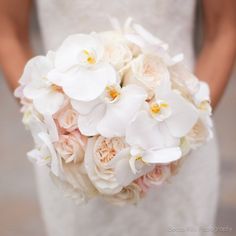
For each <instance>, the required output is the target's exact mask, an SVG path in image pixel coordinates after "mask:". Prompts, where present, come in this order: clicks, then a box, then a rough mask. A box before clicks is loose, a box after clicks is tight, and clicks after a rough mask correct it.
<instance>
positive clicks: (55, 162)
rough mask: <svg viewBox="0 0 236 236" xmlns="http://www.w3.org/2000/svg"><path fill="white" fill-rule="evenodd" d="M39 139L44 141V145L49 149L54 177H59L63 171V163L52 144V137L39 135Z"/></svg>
mask: <svg viewBox="0 0 236 236" xmlns="http://www.w3.org/2000/svg"><path fill="white" fill-rule="evenodd" d="M38 136H39V138H40V139H41V140H42V141H43V143H44V144H45V145H46V146H47V147H48V149H49V151H50V154H51V171H52V173H53V174H54V175H56V176H59V175H60V170H61V163H60V160H59V158H58V157H57V154H56V151H55V149H54V147H53V145H52V143H51V140H50V137H49V135H48V134H46V133H39V134H38Z"/></svg>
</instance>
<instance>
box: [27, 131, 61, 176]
mask: <svg viewBox="0 0 236 236" xmlns="http://www.w3.org/2000/svg"><path fill="white" fill-rule="evenodd" d="M38 137H39V139H40V140H41V144H40V145H38V147H37V148H36V149H34V150H32V151H30V152H29V153H28V157H29V158H30V160H32V161H35V162H36V163H37V164H38V165H49V166H50V169H51V171H52V173H53V174H54V175H56V176H61V174H62V172H61V171H62V164H61V160H60V158H59V157H58V156H57V154H56V151H55V148H54V146H53V144H52V142H51V140H50V136H49V135H48V134H47V133H46V132H41V133H39V134H38Z"/></svg>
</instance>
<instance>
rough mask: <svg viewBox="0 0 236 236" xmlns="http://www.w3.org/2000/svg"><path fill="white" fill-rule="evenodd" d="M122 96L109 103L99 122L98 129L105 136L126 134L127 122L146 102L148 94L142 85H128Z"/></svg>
mask: <svg viewBox="0 0 236 236" xmlns="http://www.w3.org/2000/svg"><path fill="white" fill-rule="evenodd" d="M120 96H121V97H120V99H119V100H118V101H117V102H114V103H111V104H107V110H106V113H105V115H104V117H103V119H102V120H101V121H100V122H99V124H98V131H99V133H101V135H103V136H104V137H121V136H124V135H125V129H126V126H127V124H128V123H129V122H130V121H131V119H132V118H133V116H134V115H135V114H136V112H137V111H138V110H139V109H140V108H141V106H142V105H143V104H144V102H145V99H146V97H147V94H146V92H145V90H144V89H143V88H142V87H139V86H137V85H128V86H126V87H124V88H123V89H122V91H121V95H120Z"/></svg>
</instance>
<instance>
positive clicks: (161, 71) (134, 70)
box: [124, 55, 169, 97]
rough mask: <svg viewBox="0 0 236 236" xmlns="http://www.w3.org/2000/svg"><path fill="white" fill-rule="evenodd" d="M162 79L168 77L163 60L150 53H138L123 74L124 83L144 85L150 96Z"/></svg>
mask: <svg viewBox="0 0 236 236" xmlns="http://www.w3.org/2000/svg"><path fill="white" fill-rule="evenodd" d="M162 79H169V72H168V69H167V67H166V65H165V64H164V62H163V61H162V60H161V59H160V58H157V57H155V56H152V55H140V56H139V57H138V58H136V59H134V60H133V61H132V63H131V68H130V70H129V71H128V72H127V74H126V75H125V76H124V85H127V84H131V83H135V84H138V85H141V86H144V87H146V88H147V90H148V91H149V97H150V96H152V95H153V90H154V89H155V88H156V87H157V86H158V85H159V83H160V80H162Z"/></svg>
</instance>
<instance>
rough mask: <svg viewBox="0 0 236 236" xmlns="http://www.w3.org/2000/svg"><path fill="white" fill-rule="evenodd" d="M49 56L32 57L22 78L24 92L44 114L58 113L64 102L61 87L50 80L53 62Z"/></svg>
mask: <svg viewBox="0 0 236 236" xmlns="http://www.w3.org/2000/svg"><path fill="white" fill-rule="evenodd" d="M49 57H50V56H49V55H47V57H43V56H38V57H35V58H33V59H31V60H30V61H29V62H28V63H27V65H26V69H25V72H24V73H23V76H22V78H21V81H22V83H24V81H28V83H27V84H26V85H25V86H24V89H23V94H24V96H25V97H26V98H27V99H30V100H32V101H33V105H34V106H35V108H36V110H37V111H38V112H39V113H41V114H43V115H52V114H54V113H56V112H57V111H58V110H59V108H60V107H61V106H62V104H63V103H64V95H63V93H62V91H61V88H60V87H58V86H56V85H55V84H53V83H52V82H50V81H49V80H48V78H47V75H48V73H49V72H50V71H51V70H52V68H53V62H52V61H51V60H50V59H49Z"/></svg>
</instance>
